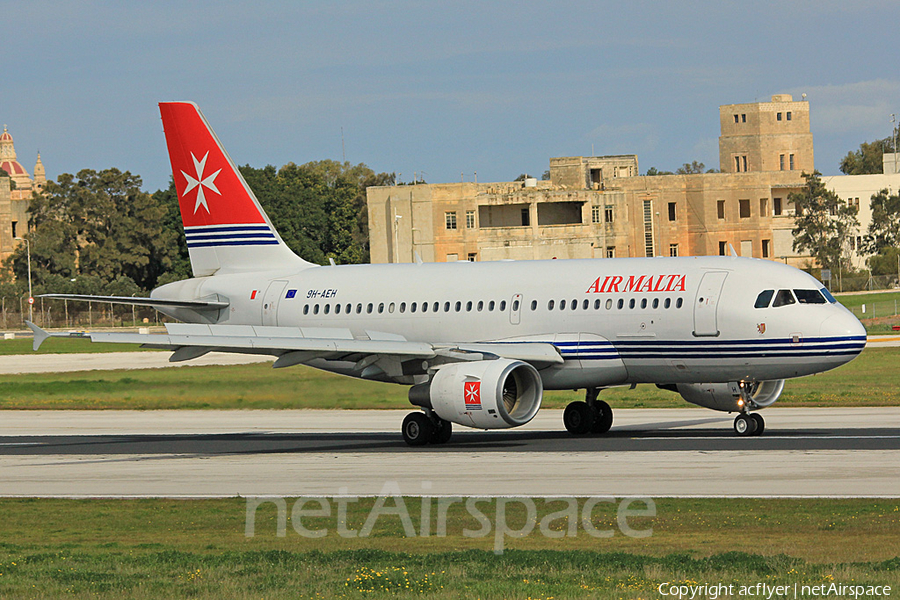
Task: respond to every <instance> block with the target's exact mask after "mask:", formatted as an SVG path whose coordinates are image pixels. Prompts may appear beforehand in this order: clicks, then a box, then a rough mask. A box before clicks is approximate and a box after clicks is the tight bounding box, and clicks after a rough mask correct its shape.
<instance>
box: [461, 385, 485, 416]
mask: <svg viewBox="0 0 900 600" xmlns="http://www.w3.org/2000/svg"><path fill="white" fill-rule="evenodd" d="M463 394H464V396H465V401H466V408H470V409H471V408H481V382H480V381H467V382H465V384H463Z"/></svg>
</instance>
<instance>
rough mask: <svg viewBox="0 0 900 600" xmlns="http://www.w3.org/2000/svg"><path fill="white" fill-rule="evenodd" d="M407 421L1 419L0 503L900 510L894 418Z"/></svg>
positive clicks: (789, 413) (275, 415) (195, 414)
mask: <svg viewBox="0 0 900 600" xmlns="http://www.w3.org/2000/svg"><path fill="white" fill-rule="evenodd" d="M407 412H408V411H311V410H297V411H146V412H143V411H0V423H2V427H0V433H2V434H3V436H2V437H0V473H2V474H3V476H2V480H0V495H2V496H47V497H59V496H66V497H84V496H140V497H147V496H167V497H196V496H203V497H219V496H237V495H242V496H270V495H275V496H297V495H329V496H331V495H339V494H341V495H342V494H350V495H374V494H378V493H379V492H382V491H384V490H385V489H389V488H391V486H398V487H399V489H400V490H401V491H402V493H404V494H411V495H421V494H426V495H529V496H550V495H612V496H617V497H621V496H629V495H642V496H656V497H661V496H762V497H771V496H839V497H875V496H879V497H900V408H833V409H832V408H828V409H823V408H818V409H793V408H772V409H768V410H766V411H764V412H763V414H764V415H765V417H766V423H767V429H766V433H765V434H764V435H763V436H762V437H758V438H738V437H736V436H734V434H733V431H732V427H731V423H732V418H733V416H728V415H725V414H722V413H714V412H711V411H707V410H703V409H699V408H696V409H695V408H686V409H670V410H666V409H631V410H617V411H615V423H614V426H613V429H612V430H611V431H610V433H609V434H607V435H605V436H596V437H577V438H576V437H573V436H570V435H569V434H567V433H565V431H564V430H563V429H562V424H561V420H562V417H561V411H556V410H553V411H551V410H544V411H541V413H539V415H538V416H537V417H536V418H535V420H534V421H532V422H531V423H529V424H528V425H526V426H525V427H523V428H519V429H514V430H506V431H490V432H482V431H472V430H468V429H464V428H457V429H456V431H455V432H454V434H453V439H452V440H451V441H450V443H449V444H447V445H445V446H426V447H424V448H417V449H414V448H409V447H407V446H406V445H405V444H404V443H403V441H402V439H401V438H400V435H399V425H400V422H401V420H402V418H403V416H404V415H405V414H406V413H407ZM386 486H388V487H386ZM391 489H393V488H391Z"/></svg>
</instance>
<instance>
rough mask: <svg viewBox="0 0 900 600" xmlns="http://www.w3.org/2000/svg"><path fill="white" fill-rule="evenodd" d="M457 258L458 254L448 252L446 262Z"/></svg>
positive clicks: (454, 260)
mask: <svg viewBox="0 0 900 600" xmlns="http://www.w3.org/2000/svg"><path fill="white" fill-rule="evenodd" d="M458 260H459V254H448V255H447V262H456V261H458Z"/></svg>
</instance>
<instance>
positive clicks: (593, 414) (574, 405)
mask: <svg viewBox="0 0 900 600" xmlns="http://www.w3.org/2000/svg"><path fill="white" fill-rule="evenodd" d="M599 394H600V388H588V389H587V391H586V393H585V398H584V401H583V402H582V401H580V400H578V401H576V402H571V403H569V405H568V406H567V407H566V410H565V412H564V413H563V425H565V426H566V430H567V431H568V432H569V433H571V434H573V435H584V434H586V433H606V432H607V431H609V428H610V427H612V422H613V413H612V408H610V406H609V404H607V403H606V402H604V401H603V400H597V396H598V395H599Z"/></svg>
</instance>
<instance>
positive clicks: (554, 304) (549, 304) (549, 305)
mask: <svg viewBox="0 0 900 600" xmlns="http://www.w3.org/2000/svg"><path fill="white" fill-rule="evenodd" d="M554 306H556V303H555V302H554V301H553V300H551V301H550V302H548V303H547V310H553V307H554Z"/></svg>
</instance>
